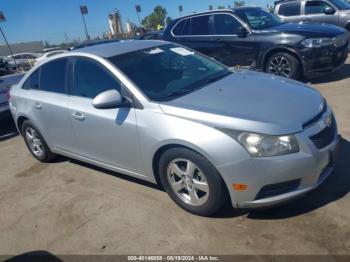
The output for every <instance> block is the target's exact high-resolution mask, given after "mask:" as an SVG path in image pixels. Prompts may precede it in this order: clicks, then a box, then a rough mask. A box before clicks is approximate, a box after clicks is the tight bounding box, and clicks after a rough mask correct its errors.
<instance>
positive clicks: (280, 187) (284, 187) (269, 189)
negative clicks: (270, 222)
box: [255, 179, 301, 200]
mask: <svg viewBox="0 0 350 262" xmlns="http://www.w3.org/2000/svg"><path fill="white" fill-rule="evenodd" d="M300 181H301V179H295V180H291V181H287V182H282V183H277V184H270V185H266V186H264V187H263V188H261V189H260V191H259V193H258V194H257V195H256V197H255V200H259V199H263V198H267V197H273V196H278V195H282V194H285V193H289V192H291V191H294V190H296V189H297V188H298V187H299V185H300Z"/></svg>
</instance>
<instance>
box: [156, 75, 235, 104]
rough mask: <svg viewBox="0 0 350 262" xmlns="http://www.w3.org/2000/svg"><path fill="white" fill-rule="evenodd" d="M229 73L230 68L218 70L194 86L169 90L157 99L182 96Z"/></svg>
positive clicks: (162, 99)
mask: <svg viewBox="0 0 350 262" xmlns="http://www.w3.org/2000/svg"><path fill="white" fill-rule="evenodd" d="M229 74H232V72H231V71H230V70H225V71H224V72H220V74H216V75H214V76H212V77H209V78H207V79H204V80H203V81H200V82H198V83H196V84H195V86H196V87H192V88H187V89H186V88H185V89H178V90H174V91H172V92H170V93H169V94H167V95H166V96H164V97H162V98H160V99H159V101H166V100H170V99H172V98H175V97H179V96H184V95H186V94H188V93H191V92H193V91H195V90H198V89H201V88H202V87H204V86H206V85H207V84H210V83H213V82H216V81H218V80H220V79H222V78H224V77H225V76H227V75H229Z"/></svg>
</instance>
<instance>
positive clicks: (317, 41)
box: [301, 37, 333, 48]
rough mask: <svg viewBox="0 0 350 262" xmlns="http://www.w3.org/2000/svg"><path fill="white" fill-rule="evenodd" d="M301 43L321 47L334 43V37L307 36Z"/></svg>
mask: <svg viewBox="0 0 350 262" xmlns="http://www.w3.org/2000/svg"><path fill="white" fill-rule="evenodd" d="M301 44H302V45H303V46H305V47H309V48H312V47H321V46H327V45H332V44H333V39H331V38H327V37H325V38H307V39H305V40H304V41H302V42H301Z"/></svg>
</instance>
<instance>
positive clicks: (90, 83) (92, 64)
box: [70, 57, 143, 173]
mask: <svg viewBox="0 0 350 262" xmlns="http://www.w3.org/2000/svg"><path fill="white" fill-rule="evenodd" d="M71 73H72V74H71V75H72V77H71V91H70V92H71V94H72V96H71V111H70V117H71V121H72V124H73V129H74V133H75V136H76V140H77V142H78V147H77V151H76V152H75V153H77V154H78V155H80V156H83V157H86V158H88V159H90V160H93V161H98V162H100V163H103V164H107V165H112V166H114V167H117V168H121V169H124V170H129V171H134V172H136V173H141V170H142V169H143V165H142V161H141V156H140V150H139V142H138V134H137V125H136V115H135V110H136V109H135V108H132V107H131V108H119V109H96V108H95V107H93V103H92V102H93V99H94V98H95V97H96V96H97V95H98V94H100V93H102V92H104V91H107V90H111V89H116V90H118V91H120V92H121V93H122V94H123V93H124V91H125V89H124V87H123V86H122V83H121V82H120V81H119V80H118V79H117V78H116V77H115V76H114V75H113V74H112V73H111V72H110V71H109V69H107V68H106V67H105V66H104V65H103V64H101V63H100V62H98V61H95V60H93V59H90V58H85V57H76V58H75V59H74V63H73V71H72V72H71ZM124 94H126V93H124Z"/></svg>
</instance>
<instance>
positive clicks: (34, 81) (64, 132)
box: [23, 58, 75, 151]
mask: <svg viewBox="0 0 350 262" xmlns="http://www.w3.org/2000/svg"><path fill="white" fill-rule="evenodd" d="M67 70H68V59H67V58H59V59H56V60H53V61H50V62H48V63H46V64H44V65H42V66H41V67H39V68H38V69H37V70H36V71H34V72H33V73H32V74H31V76H30V77H29V78H28V79H27V81H26V82H25V83H24V85H23V88H24V89H27V92H26V94H25V96H26V101H27V103H28V105H27V107H28V110H29V112H28V115H29V117H30V119H31V120H32V121H33V122H34V124H35V125H36V127H37V128H38V129H39V131H40V132H41V134H42V135H43V136H44V139H45V141H46V142H47V143H48V144H49V146H50V147H51V149H54V148H57V149H63V150H66V151H71V150H72V149H73V148H74V143H75V141H74V136H73V130H72V125H71V119H70V117H69V101H70V100H69V96H68V94H67Z"/></svg>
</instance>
